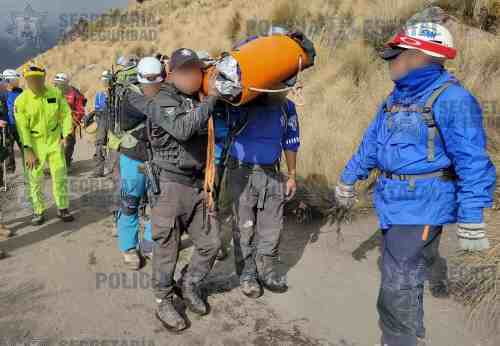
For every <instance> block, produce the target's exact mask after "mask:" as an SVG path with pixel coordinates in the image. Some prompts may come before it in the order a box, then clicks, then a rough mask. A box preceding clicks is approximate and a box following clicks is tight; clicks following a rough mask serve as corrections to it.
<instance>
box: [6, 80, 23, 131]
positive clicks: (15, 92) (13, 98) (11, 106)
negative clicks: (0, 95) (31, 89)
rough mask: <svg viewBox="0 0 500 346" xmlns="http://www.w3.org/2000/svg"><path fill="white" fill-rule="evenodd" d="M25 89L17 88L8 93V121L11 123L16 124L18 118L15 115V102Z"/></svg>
mask: <svg viewBox="0 0 500 346" xmlns="http://www.w3.org/2000/svg"><path fill="white" fill-rule="evenodd" d="M22 92H23V89H21V88H15V89H12V90H11V91H9V92H8V93H7V122H8V123H9V125H11V126H14V125H15V124H16V118H15V115H14V110H15V108H14V104H15V102H16V98H17V97H18V96H19V95H21V93H22Z"/></svg>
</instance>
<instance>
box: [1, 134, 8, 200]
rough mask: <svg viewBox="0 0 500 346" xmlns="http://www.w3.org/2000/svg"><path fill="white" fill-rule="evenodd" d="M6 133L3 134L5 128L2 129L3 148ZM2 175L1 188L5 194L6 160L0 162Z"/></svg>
mask: <svg viewBox="0 0 500 346" xmlns="http://www.w3.org/2000/svg"><path fill="white" fill-rule="evenodd" d="M5 137H6V133H5V127H2V146H3V147H4V148H5V147H6V144H7V143H6V142H7V140H6V138H5ZM2 169H3V170H2V175H3V177H2V178H3V186H2V191H4V192H6V191H7V160H4V161H3V162H2Z"/></svg>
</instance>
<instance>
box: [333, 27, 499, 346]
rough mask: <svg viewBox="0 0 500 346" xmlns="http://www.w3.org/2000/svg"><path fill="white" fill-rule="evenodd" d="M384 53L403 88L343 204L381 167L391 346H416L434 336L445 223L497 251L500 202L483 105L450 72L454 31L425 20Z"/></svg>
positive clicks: (348, 176) (379, 207)
mask: <svg viewBox="0 0 500 346" xmlns="http://www.w3.org/2000/svg"><path fill="white" fill-rule="evenodd" d="M381 55H382V58H384V59H385V60H387V61H388V63H389V70H390V73H391V78H392V80H393V81H394V83H395V87H394V90H393V91H392V93H391V94H390V95H389V96H388V98H387V99H386V100H385V102H384V103H383V104H382V106H381V107H380V108H379V110H378V112H377V114H376V116H375V119H374V120H373V121H372V123H371V124H370V126H369V127H368V129H367V130H366V132H365V134H364V137H363V139H362V142H361V144H360V146H359V148H358V150H357V152H356V153H355V154H354V156H353V157H352V158H351V160H350V161H349V162H348V163H347V166H346V167H345V169H344V171H343V173H342V174H341V177H340V181H339V183H338V185H337V187H336V189H335V190H336V191H335V192H336V198H337V201H338V203H339V204H340V205H343V206H347V207H350V206H351V205H352V204H353V203H354V199H355V195H356V194H355V189H354V184H355V183H356V182H357V181H358V180H363V179H366V178H367V177H368V175H369V174H370V172H371V171H372V170H373V169H374V168H377V169H378V170H380V172H381V174H380V177H379V178H378V180H377V184H376V187H375V192H374V204H375V208H376V212H377V215H378V217H379V220H380V227H381V229H382V232H383V246H382V265H381V271H382V279H381V288H380V291H379V297H378V302H377V308H378V312H379V317H380V326H381V330H382V344H383V345H387V346H414V345H417V344H418V343H419V342H421V341H422V340H423V339H425V328H424V322H423V301H422V300H423V289H424V286H423V283H424V280H425V279H426V276H427V274H428V273H427V271H428V268H429V267H430V265H431V264H432V261H433V260H435V257H436V254H437V244H438V241H439V238H440V236H441V232H442V229H443V225H445V224H451V223H458V227H457V235H458V239H459V243H460V246H461V248H462V249H464V250H470V251H476V250H483V249H487V248H488V246H489V244H488V240H487V237H486V226H485V223H484V218H483V210H484V208H488V207H491V205H492V201H493V191H494V187H495V184H496V171H495V167H494V165H493V164H492V162H491V160H490V158H489V156H488V153H487V151H486V134H485V130H484V128H483V123H482V111H481V108H480V106H479V104H478V102H477V100H476V99H475V98H474V96H472V95H471V93H470V92H469V91H468V90H466V89H465V88H464V87H463V86H462V85H461V84H460V83H459V81H458V80H457V79H456V78H455V77H454V76H453V75H451V74H450V73H449V72H447V70H446V69H445V68H444V67H443V64H444V62H445V60H446V59H453V58H454V57H455V55H456V50H455V49H454V48H453V39H452V36H451V34H450V32H449V31H448V30H447V29H446V28H445V27H444V26H442V25H440V24H436V23H417V24H414V25H411V26H408V27H406V28H405V29H404V30H403V31H401V32H399V33H398V34H397V35H395V36H394V37H393V38H392V39H391V41H390V42H389V43H388V45H387V47H386V48H385V50H384V51H383V52H382V53H381ZM433 249H434V250H433ZM429 253H431V256H429ZM432 253H433V255H432Z"/></svg>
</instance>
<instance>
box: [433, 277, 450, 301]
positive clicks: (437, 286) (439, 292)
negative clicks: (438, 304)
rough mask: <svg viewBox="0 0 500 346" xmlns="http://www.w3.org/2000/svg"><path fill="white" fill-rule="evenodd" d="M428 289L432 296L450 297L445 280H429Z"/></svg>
mask: <svg viewBox="0 0 500 346" xmlns="http://www.w3.org/2000/svg"><path fill="white" fill-rule="evenodd" d="M429 290H430V292H431V294H432V296H433V297H434V298H441V299H445V298H449V297H450V290H449V289H448V282H447V281H446V280H439V281H435V282H432V281H429Z"/></svg>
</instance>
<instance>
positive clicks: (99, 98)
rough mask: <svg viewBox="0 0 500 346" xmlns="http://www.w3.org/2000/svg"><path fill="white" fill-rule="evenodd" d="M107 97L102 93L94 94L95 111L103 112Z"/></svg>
mask: <svg viewBox="0 0 500 346" xmlns="http://www.w3.org/2000/svg"><path fill="white" fill-rule="evenodd" d="M107 100H108V95H107V93H106V92H104V91H99V92H97V94H95V100H94V108H95V110H96V111H105V110H106V102H107Z"/></svg>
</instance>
